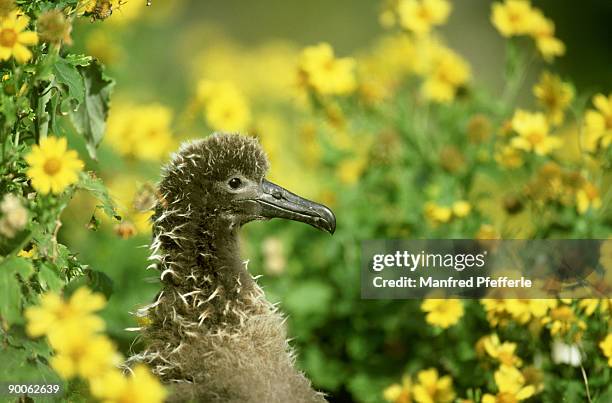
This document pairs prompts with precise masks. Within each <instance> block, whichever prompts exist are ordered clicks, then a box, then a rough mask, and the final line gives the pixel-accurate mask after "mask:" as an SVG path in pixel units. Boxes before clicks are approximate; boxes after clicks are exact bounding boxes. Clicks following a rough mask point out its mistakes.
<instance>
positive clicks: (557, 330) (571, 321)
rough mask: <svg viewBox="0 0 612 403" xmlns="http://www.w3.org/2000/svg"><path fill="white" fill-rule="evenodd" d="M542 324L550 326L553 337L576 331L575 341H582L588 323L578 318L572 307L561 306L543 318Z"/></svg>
mask: <svg viewBox="0 0 612 403" xmlns="http://www.w3.org/2000/svg"><path fill="white" fill-rule="evenodd" d="M542 324H544V325H548V326H549V329H550V334H551V335H552V336H556V335H565V334H568V333H570V332H571V331H573V330H575V331H576V334H575V335H574V337H575V339H576V340H577V339H580V337H581V334H582V331H583V330H585V329H586V323H584V321H582V320H581V319H579V318H578V317H576V314H575V312H574V310H573V309H572V307H571V306H568V305H566V304H561V305H559V306H557V307H555V308H553V309H551V310H550V313H549V315H548V316H546V317H544V318H542Z"/></svg>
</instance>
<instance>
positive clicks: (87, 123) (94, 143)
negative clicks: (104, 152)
mask: <svg viewBox="0 0 612 403" xmlns="http://www.w3.org/2000/svg"><path fill="white" fill-rule="evenodd" d="M77 69H78V71H79V73H80V74H81V76H82V77H83V82H84V84H85V97H84V99H83V102H82V103H81V104H80V105H79V107H78V109H77V110H76V111H74V112H72V113H71V114H70V118H71V120H72V123H73V124H74V126H75V128H76V129H77V131H78V132H79V133H80V134H81V135H83V136H84V137H85V140H86V141H87V151H88V152H89V155H90V156H91V157H92V158H96V148H97V147H98V144H100V141H102V137H103V136H104V131H105V129H106V118H107V117H108V110H109V101H110V95H111V92H112V89H113V86H114V85H115V82H114V81H113V80H112V79H110V78H109V77H107V76H106V75H105V74H104V69H103V67H102V65H101V64H100V63H98V62H97V61H94V62H92V63H91V64H89V65H87V66H79V67H77Z"/></svg>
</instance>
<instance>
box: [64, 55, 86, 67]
mask: <svg viewBox="0 0 612 403" xmlns="http://www.w3.org/2000/svg"><path fill="white" fill-rule="evenodd" d="M64 60H66V62H68V63H70V64H72V65H73V66H83V67H85V66H89V65H90V64H91V62H92V60H93V57H91V56H87V55H76V54H72V53H71V54H68V55H66V57H65V58H64Z"/></svg>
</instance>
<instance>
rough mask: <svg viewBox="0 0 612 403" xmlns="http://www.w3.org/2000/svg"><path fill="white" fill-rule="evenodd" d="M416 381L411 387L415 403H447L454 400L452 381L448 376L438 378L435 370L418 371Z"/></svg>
mask: <svg viewBox="0 0 612 403" xmlns="http://www.w3.org/2000/svg"><path fill="white" fill-rule="evenodd" d="M417 380H418V383H417V384H415V385H414V387H413V396H414V401H415V402H418V403H448V402H452V401H453V399H454V398H455V391H454V390H453V379H452V378H451V377H450V376H449V375H445V376H443V377H441V378H440V377H439V375H438V371H437V370H436V369H435V368H429V369H427V370H423V371H419V373H418V374H417Z"/></svg>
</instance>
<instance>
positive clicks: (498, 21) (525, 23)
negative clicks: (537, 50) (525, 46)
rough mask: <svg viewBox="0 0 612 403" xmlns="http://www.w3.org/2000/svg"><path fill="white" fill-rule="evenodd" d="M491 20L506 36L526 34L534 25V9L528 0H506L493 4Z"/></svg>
mask: <svg viewBox="0 0 612 403" xmlns="http://www.w3.org/2000/svg"><path fill="white" fill-rule="evenodd" d="M491 22H492V23H493V25H494V26H495V28H497V30H498V31H499V33H500V34H502V35H503V36H505V37H509V36H514V35H524V34H527V33H529V32H530V31H531V29H532V26H533V9H532V8H531V3H530V2H529V1H527V0H506V1H505V2H504V3H503V4H502V3H494V4H493V5H492V13H491Z"/></svg>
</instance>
